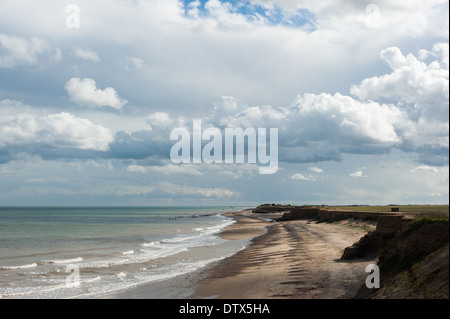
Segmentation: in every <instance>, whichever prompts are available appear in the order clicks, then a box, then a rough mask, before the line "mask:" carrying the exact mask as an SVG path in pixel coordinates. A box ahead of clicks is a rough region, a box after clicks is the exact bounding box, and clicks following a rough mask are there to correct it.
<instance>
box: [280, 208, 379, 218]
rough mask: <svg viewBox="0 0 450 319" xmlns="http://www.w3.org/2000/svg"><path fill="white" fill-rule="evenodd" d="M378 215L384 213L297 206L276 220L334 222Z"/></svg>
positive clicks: (376, 216)
mask: <svg viewBox="0 0 450 319" xmlns="http://www.w3.org/2000/svg"><path fill="white" fill-rule="evenodd" d="M380 215H384V213H368V212H350V211H338V210H336V211H335V210H325V209H321V208H319V207H297V208H293V209H292V210H290V211H289V212H286V213H284V214H283V216H282V217H280V218H278V219H277V221H285V220H295V219H313V220H315V221H318V222H335V221H339V220H343V219H349V218H354V219H361V220H373V221H376V220H378V217H379V216H380Z"/></svg>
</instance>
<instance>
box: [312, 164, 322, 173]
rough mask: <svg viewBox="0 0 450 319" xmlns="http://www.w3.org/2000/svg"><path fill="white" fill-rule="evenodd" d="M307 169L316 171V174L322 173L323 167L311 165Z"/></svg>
mask: <svg viewBox="0 0 450 319" xmlns="http://www.w3.org/2000/svg"><path fill="white" fill-rule="evenodd" d="M309 170H310V171H311V172H314V173H318V174H321V173H323V169H321V168H319V167H315V166H311V167H310V168H309Z"/></svg>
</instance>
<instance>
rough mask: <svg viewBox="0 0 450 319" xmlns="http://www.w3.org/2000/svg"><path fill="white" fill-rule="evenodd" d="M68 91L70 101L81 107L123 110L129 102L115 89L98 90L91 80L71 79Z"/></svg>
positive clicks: (67, 85) (67, 84)
mask: <svg viewBox="0 0 450 319" xmlns="http://www.w3.org/2000/svg"><path fill="white" fill-rule="evenodd" d="M65 88H66V91H67V93H68V94H69V99H70V100H71V101H72V102H74V103H76V104H78V105H81V106H88V107H104V106H109V107H112V108H114V109H121V108H122V107H123V106H124V105H125V104H126V103H128V101H127V100H125V99H122V98H121V97H119V96H118V94H117V92H116V90H115V89H113V88H112V87H107V88H105V89H104V90H101V89H97V87H96V83H95V81H94V80H93V79H90V78H84V79H79V78H71V79H70V80H69V81H67V83H66V86H65Z"/></svg>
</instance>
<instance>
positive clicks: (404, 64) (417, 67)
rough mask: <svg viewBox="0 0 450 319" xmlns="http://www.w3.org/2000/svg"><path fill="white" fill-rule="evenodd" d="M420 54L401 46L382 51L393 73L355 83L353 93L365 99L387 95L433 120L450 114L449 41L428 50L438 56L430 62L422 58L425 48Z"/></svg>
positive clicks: (428, 53) (430, 53)
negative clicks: (448, 105) (449, 103)
mask: <svg viewBox="0 0 450 319" xmlns="http://www.w3.org/2000/svg"><path fill="white" fill-rule="evenodd" d="M418 55H419V58H418V57H416V56H414V55H413V54H411V53H410V54H408V55H406V56H405V55H403V53H402V52H401V51H400V49H399V48H397V47H390V48H387V49H385V50H383V51H381V54H380V57H381V59H382V60H384V61H385V62H386V63H387V64H388V65H389V66H390V67H391V69H392V73H390V74H385V75H382V76H376V77H371V78H368V79H365V80H363V81H362V82H361V83H360V84H359V85H353V86H352V87H351V90H350V91H351V93H352V94H354V95H356V96H357V97H359V98H360V99H364V100H367V99H371V100H377V99H380V98H385V99H390V100H391V101H394V102H401V103H407V104H408V103H409V104H411V106H412V107H414V108H415V109H416V110H414V112H417V111H418V112H419V114H418V115H419V116H425V117H426V118H429V119H440V118H442V116H445V115H448V108H446V109H445V108H443V105H444V103H445V102H446V101H448V98H449V75H448V74H449V73H448V71H449V68H448V60H449V51H448V43H445V44H444V43H436V44H435V45H434V46H433V49H432V51H431V52H428V51H427V55H428V56H430V57H434V59H433V60H432V61H431V62H430V63H429V64H427V63H425V62H424V61H421V60H420V57H422V59H423V55H424V52H423V50H421V51H419V54H418ZM447 104H448V103H447ZM411 111H412V110H411Z"/></svg>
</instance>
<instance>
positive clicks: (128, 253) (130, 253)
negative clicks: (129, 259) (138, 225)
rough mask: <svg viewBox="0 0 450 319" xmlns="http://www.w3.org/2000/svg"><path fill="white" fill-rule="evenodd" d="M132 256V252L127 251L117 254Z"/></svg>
mask: <svg viewBox="0 0 450 319" xmlns="http://www.w3.org/2000/svg"><path fill="white" fill-rule="evenodd" d="M133 254H134V250H127V251H122V252H120V253H119V255H133Z"/></svg>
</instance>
